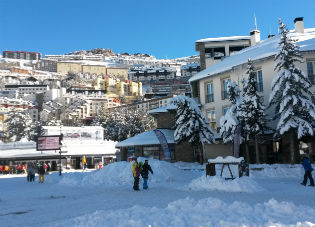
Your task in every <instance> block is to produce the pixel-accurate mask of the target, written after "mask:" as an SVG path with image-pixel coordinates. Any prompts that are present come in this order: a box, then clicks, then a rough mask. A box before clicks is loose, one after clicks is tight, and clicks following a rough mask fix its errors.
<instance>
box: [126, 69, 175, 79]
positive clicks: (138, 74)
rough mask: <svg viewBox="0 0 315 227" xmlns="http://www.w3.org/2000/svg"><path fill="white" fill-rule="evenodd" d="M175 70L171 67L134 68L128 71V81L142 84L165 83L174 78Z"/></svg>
mask: <svg viewBox="0 0 315 227" xmlns="http://www.w3.org/2000/svg"><path fill="white" fill-rule="evenodd" d="M176 73H177V70H176V69H175V68H172V67H159V68H155V67H145V66H143V65H141V66H135V67H133V68H131V69H130V70H129V71H128V79H129V80H132V81H140V82H143V83H148V82H153V81H165V80H169V79H175V78H176Z"/></svg>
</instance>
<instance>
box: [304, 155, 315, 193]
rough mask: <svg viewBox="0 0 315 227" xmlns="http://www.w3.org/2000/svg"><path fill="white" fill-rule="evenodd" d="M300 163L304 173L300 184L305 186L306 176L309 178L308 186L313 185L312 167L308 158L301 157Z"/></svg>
mask: <svg viewBox="0 0 315 227" xmlns="http://www.w3.org/2000/svg"><path fill="white" fill-rule="evenodd" d="M302 165H303V167H304V170H305V174H304V180H303V182H302V183H301V184H302V185H304V186H306V183H307V178H309V179H310V185H309V186H312V187H314V180H313V177H312V171H313V168H312V165H311V162H310V159H309V158H308V157H307V156H304V157H303V159H302Z"/></svg>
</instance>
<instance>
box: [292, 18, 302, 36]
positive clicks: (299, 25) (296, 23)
mask: <svg viewBox="0 0 315 227" xmlns="http://www.w3.org/2000/svg"><path fill="white" fill-rule="evenodd" d="M294 29H295V32H298V33H304V22H303V17H297V18H295V19H294Z"/></svg>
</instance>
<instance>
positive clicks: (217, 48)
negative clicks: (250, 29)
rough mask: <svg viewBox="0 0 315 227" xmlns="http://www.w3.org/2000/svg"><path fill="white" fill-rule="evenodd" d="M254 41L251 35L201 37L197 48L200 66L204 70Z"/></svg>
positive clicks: (196, 44) (196, 43)
mask: <svg viewBox="0 0 315 227" xmlns="http://www.w3.org/2000/svg"><path fill="white" fill-rule="evenodd" d="M251 43H253V41H251V37H250V36H231V37H219V38H207V39H200V40H197V41H196V42H195V49H196V51H198V52H199V53H200V68H201V70H204V69H206V68H208V67H209V66H211V65H214V64H216V63H218V62H220V61H222V60H223V59H224V58H226V57H228V56H230V55H233V54H234V53H236V52H238V51H240V50H242V49H244V48H246V47H249V46H250V45H251Z"/></svg>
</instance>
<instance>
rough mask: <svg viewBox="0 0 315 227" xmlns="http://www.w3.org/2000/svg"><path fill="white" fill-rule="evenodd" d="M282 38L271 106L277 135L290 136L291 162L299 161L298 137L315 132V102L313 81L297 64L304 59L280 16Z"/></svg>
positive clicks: (277, 58) (277, 56)
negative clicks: (273, 110) (314, 102)
mask: <svg viewBox="0 0 315 227" xmlns="http://www.w3.org/2000/svg"><path fill="white" fill-rule="evenodd" d="M279 24H280V29H281V35H282V37H281V40H280V42H279V46H280V52H279V53H278V54H277V55H276V57H275V59H276V60H277V64H276V66H275V70H277V71H278V74H277V75H276V76H275V77H274V79H273V80H272V84H271V89H272V92H271V94H270V97H269V107H271V106H274V107H275V116H274V119H279V121H278V123H277V126H276V134H277V135H280V136H282V135H284V134H285V133H289V135H290V162H291V163H296V162H297V156H298V154H297V150H298V149H297V139H300V138H302V137H303V136H308V135H311V136H312V135H314V127H315V113H314V104H313V103H312V102H311V100H310V96H311V92H310V90H309V88H310V87H311V83H310V81H309V79H308V78H307V76H306V75H305V74H304V72H303V71H302V70H301V69H299V68H297V67H296V66H295V63H296V62H302V56H301V54H300V53H299V50H298V47H297V46H296V45H295V43H294V40H292V39H291V38H290V34H289V31H288V29H287V28H286V26H285V25H284V24H283V23H282V21H281V20H280V19H279Z"/></svg>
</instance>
